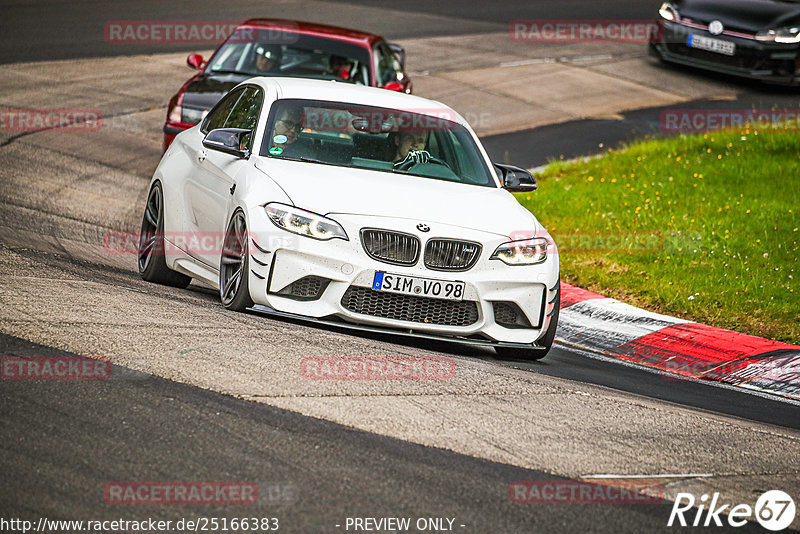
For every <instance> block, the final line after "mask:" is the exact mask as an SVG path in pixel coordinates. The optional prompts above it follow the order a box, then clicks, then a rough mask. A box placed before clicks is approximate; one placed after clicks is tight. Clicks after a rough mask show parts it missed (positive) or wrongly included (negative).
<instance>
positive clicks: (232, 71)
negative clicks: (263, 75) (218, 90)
mask: <svg viewBox="0 0 800 534" xmlns="http://www.w3.org/2000/svg"><path fill="white" fill-rule="evenodd" d="M209 72H210V73H212V74H239V75H241V76H252V74H250V73H249V72H242V71H240V70H225V69H219V70H216V69H211V70H210V71H209Z"/></svg>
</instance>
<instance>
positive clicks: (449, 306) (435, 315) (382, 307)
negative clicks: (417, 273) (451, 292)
mask: <svg viewBox="0 0 800 534" xmlns="http://www.w3.org/2000/svg"><path fill="white" fill-rule="evenodd" d="M342 306H344V308H345V309H347V310H350V311H351V312H354V313H360V314H362V315H372V316H374V317H383V318H385V319H396V320H398V321H409V322H412V323H422V324H433V325H444V326H469V325H471V324H474V323H476V322H477V321H478V303H477V302H474V301H471V300H462V301H456V300H443V299H433V298H429V297H412V296H409V295H399V294H397V293H384V292H382V291H374V290H372V289H370V288H367V287H356V286H350V287H349V288H348V289H347V291H345V293H344V296H343V297H342Z"/></svg>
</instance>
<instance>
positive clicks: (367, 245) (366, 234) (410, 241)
mask: <svg viewBox="0 0 800 534" xmlns="http://www.w3.org/2000/svg"><path fill="white" fill-rule="evenodd" d="M361 244H362V245H363V246H364V250H365V251H366V253H367V254H369V256H370V257H371V258H373V259H376V260H378V261H383V262H386V263H393V264H395V265H414V264H415V263H417V260H418V259H419V248H420V246H419V239H417V238H416V237H415V236H413V235H411V234H404V233H401V232H392V231H390V230H373V229H364V230H361Z"/></svg>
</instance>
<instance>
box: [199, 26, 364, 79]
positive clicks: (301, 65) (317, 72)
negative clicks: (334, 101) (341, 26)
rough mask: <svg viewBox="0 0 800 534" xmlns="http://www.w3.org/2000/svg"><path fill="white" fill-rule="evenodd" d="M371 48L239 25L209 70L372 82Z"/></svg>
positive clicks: (211, 60)
mask: <svg viewBox="0 0 800 534" xmlns="http://www.w3.org/2000/svg"><path fill="white" fill-rule="evenodd" d="M369 58H370V55H369V50H368V49H367V48H364V47H361V46H358V45H354V44H350V43H345V42H342V41H337V40H335V39H327V38H324V37H313V36H309V35H303V34H299V33H292V32H286V31H281V30H274V29H273V30H257V29H254V28H239V29H237V30H236V31H235V32H234V33H233V34H232V35H231V36H230V37H229V38H228V39H227V41H225V43H224V44H223V45H222V46H221V47H220V48H219V50H217V52H216V53H215V54H214V55H213V56H212V57H211V59H210V60H209V61H208V65H207V66H206V69H205V72H206V74H214V73H236V74H244V75H248V76H293V77H303V78H321V79H326V80H339V81H346V82H350V83H357V84H361V85H370V76H369Z"/></svg>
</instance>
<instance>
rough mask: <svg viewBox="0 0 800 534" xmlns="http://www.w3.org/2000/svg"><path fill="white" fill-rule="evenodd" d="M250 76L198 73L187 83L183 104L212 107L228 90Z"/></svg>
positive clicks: (204, 107)
mask: <svg viewBox="0 0 800 534" xmlns="http://www.w3.org/2000/svg"><path fill="white" fill-rule="evenodd" d="M248 78H250V76H247V75H243V74H211V75H209V74H198V75H197V76H195V77H194V78H193V79H192V80H191V81H190V82H189V83H188V84H187V85H186V91H185V92H184V95H183V105H184V106H186V107H189V108H194V109H203V110H208V109H211V108H212V107H214V104H216V103H217V102H219V100H220V99H221V98H222V97H223V96H225V95H226V94H228V91H230V90H231V89H233V88H234V87H236V86H237V85H239V83H241V82H243V81H244V80H247V79H248Z"/></svg>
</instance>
